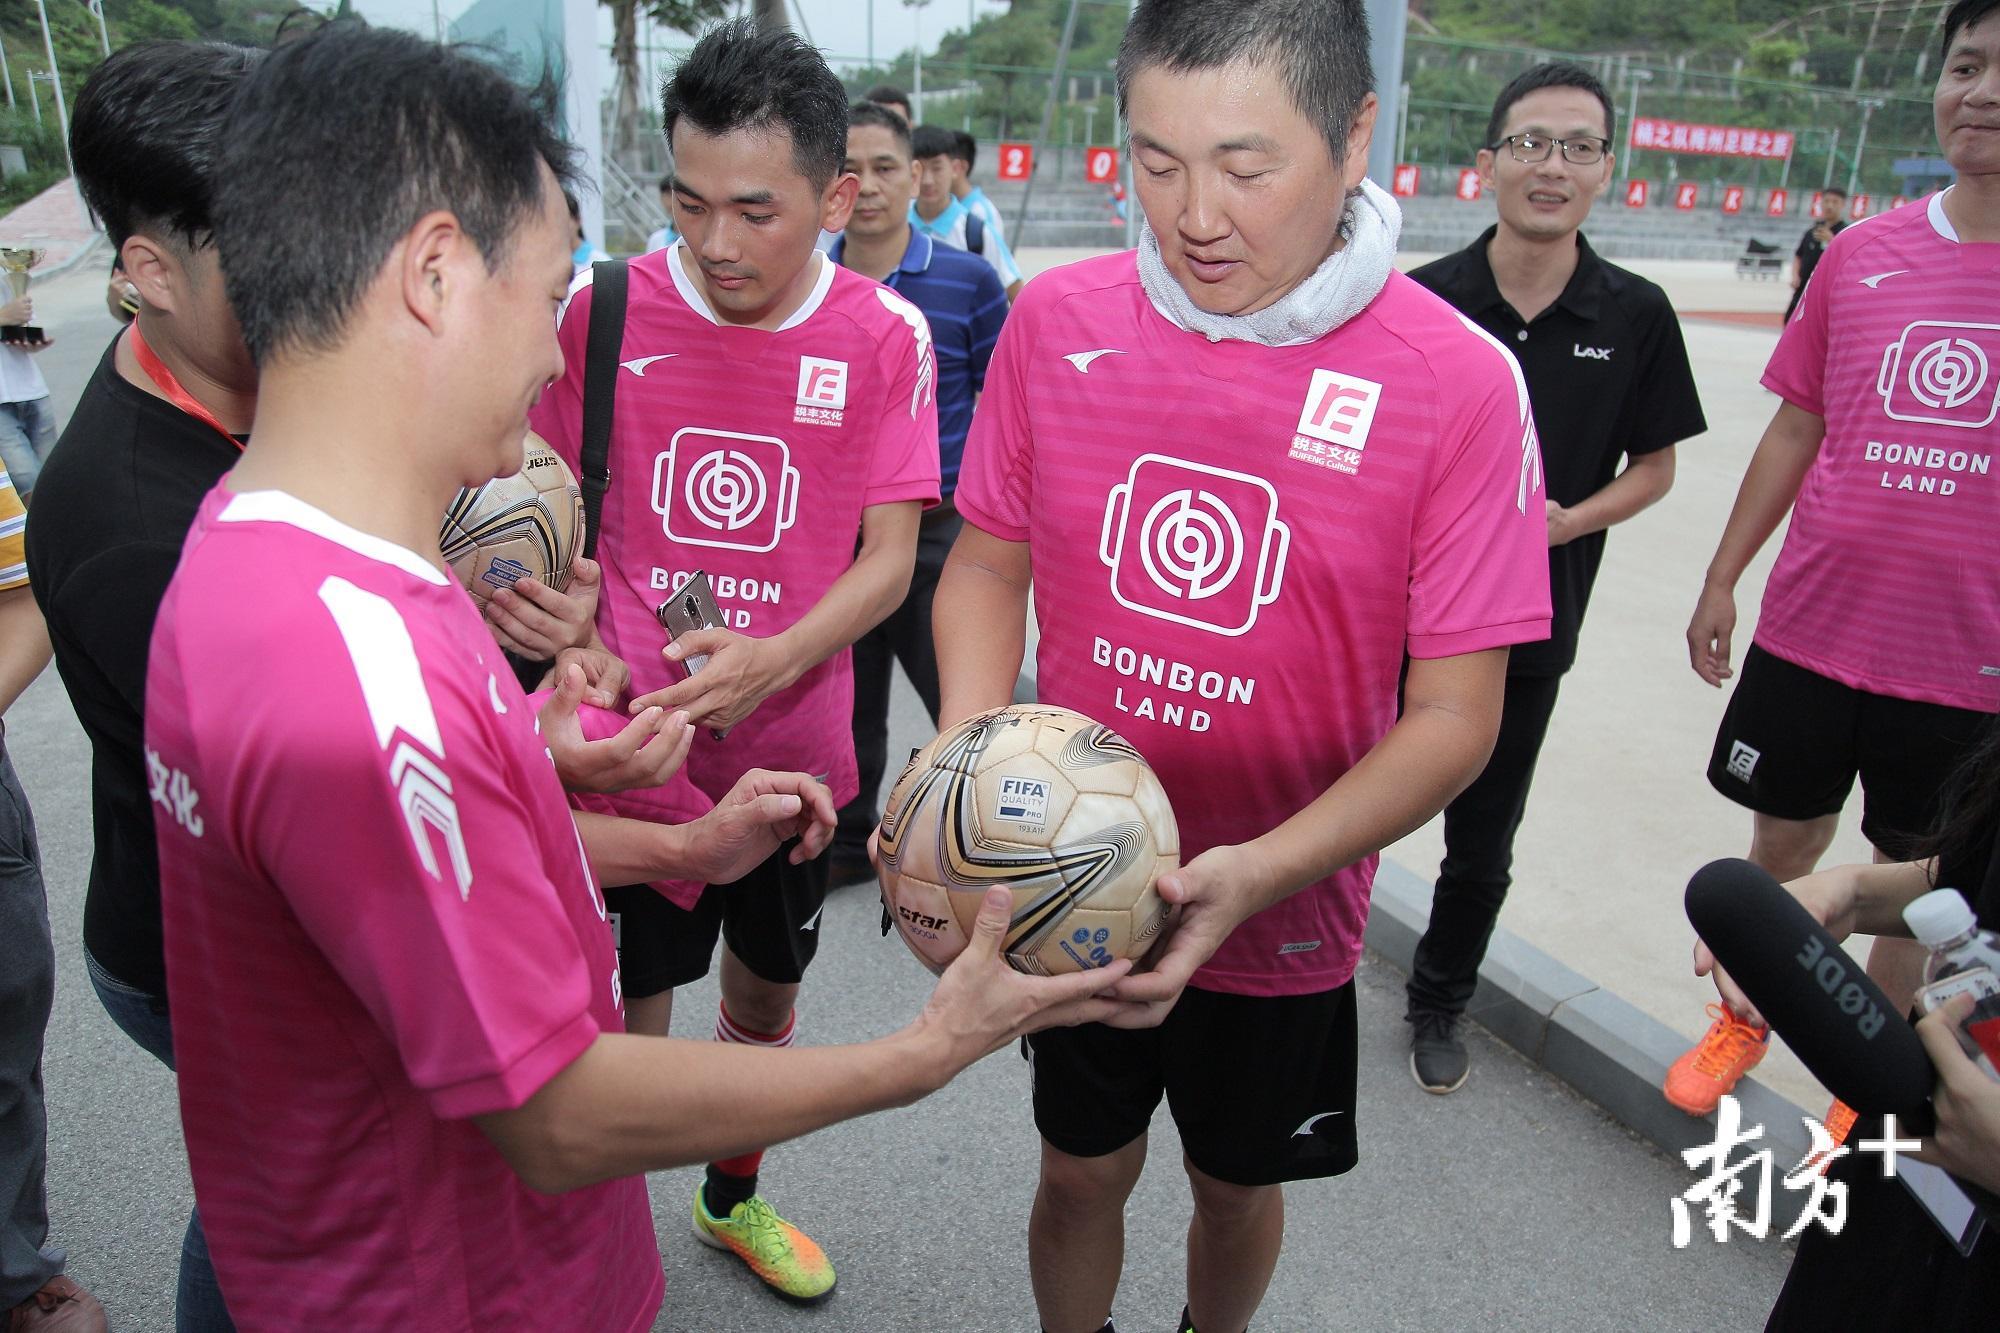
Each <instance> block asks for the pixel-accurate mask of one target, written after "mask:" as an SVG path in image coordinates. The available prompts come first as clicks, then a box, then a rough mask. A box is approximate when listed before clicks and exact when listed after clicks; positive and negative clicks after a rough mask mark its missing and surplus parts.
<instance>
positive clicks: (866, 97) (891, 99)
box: [861, 83, 917, 127]
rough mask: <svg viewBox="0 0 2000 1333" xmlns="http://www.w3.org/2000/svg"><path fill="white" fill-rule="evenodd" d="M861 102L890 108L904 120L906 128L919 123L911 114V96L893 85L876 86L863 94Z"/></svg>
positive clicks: (880, 84) (882, 84)
mask: <svg viewBox="0 0 2000 1333" xmlns="http://www.w3.org/2000/svg"><path fill="white" fill-rule="evenodd" d="M861 100H862V101H864V102H873V103H874V104H875V105H876V106H886V107H888V108H889V109H890V110H891V111H893V112H895V113H896V115H897V116H898V117H899V118H900V119H901V120H902V122H903V124H904V126H905V127H910V126H914V125H915V124H916V123H917V118H916V117H915V116H913V115H911V114H910V95H909V94H908V93H906V92H904V91H903V90H902V89H901V88H898V87H897V86H896V85H895V84H893V83H878V84H876V85H875V86H874V87H873V88H870V89H869V90H868V91H867V92H865V93H863V94H861Z"/></svg>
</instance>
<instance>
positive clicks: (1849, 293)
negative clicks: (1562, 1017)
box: [1667, 0, 2000, 1136]
mask: <svg viewBox="0 0 2000 1333" xmlns="http://www.w3.org/2000/svg"><path fill="white" fill-rule="evenodd" d="M1996 8H2000V5H1996V3H1995V2H1994V0H1986V2H1985V3H1980V2H1979V0H1962V2H1961V3H1959V4H1957V5H1955V6H1954V7H1953V8H1952V9H1951V11H1950V12H1949V13H1948V14H1947V15H1946V18H1945V25H1944V26H1945V38H1944V49H1943V53H1944V66H1943V68H1942V70H1941V71H1940V72H1939V75H1938V84H1937V91H1936V94H1935V99H1934V100H1935V104H1936V118H1937V135H1938V143H1939V146H1940V147H1941V148H1942V149H1943V150H1944V155H1945V158H1946V160H1947V161H1949V162H1950V163H1951V165H1952V168H1953V169H1954V170H1955V171H1957V172H1958V183H1957V184H1955V185H1953V186H1952V187H1951V188H1950V189H1947V190H1945V191H1944V192H1943V193H1941V194H1934V195H1932V196H1930V197H1929V198H1928V199H1921V200H1918V201H1916V202H1915V203H1912V204H1908V205H1906V206H1904V207H1902V208H1899V209H1896V210H1894V211H1893V212H1889V213H1882V214H1878V215H1876V216H1875V217H1872V218H1869V219H1867V220H1866V221H1864V222H1859V223H1856V224H1855V225H1853V226H1851V227H1849V228H1847V229H1846V230H1844V231H1842V232H1841V233H1840V234H1839V235H1838V236H1836V237H1834V238H1833V241H1832V243H1831V244H1830V245H1828V246H1827V250H1826V255H1825V257H1824V258H1823V259H1821V260H1820V262H1819V265H1818V267H1817V268H1816V269H1815V270H1814V272H1813V276H1812V281H1811V282H1809V283H1807V284H1806V294H1805V297H1804V299H1803V300H1801V301H1800V302H1799V309H1798V313H1797V314H1796V315H1795V316H1794V317H1793V319H1792V322H1791V323H1790V324H1788V325H1786V326H1785V331H1784V334H1783V336H1782V337H1781V338H1780V339H1779V341H1778V350H1777V351H1776V352H1775V353H1773V354H1772V357H1771V363H1770V365H1769V366H1768V367H1766V368H1765V371H1764V387H1765V388H1767V389H1769V390H1771V391H1772V392H1773V393H1775V394H1777V395H1778V397H1779V398H1780V399H1782V400H1783V401H1782V402H1780V404H1779V406H1778V410H1777V413H1776V414H1775V415H1774V416H1773V417H1772V418H1771V424H1770V425H1769V426H1768V427H1766V428H1765V431H1764V437H1763V439H1762V440H1760V441H1759V442H1758V444H1757V452H1756V453H1755V455H1754V456H1752V458H1751V460H1750V467H1749V470H1748V471H1747V472H1746V473H1745V474H1744V477H1743V485H1742V488H1741V489H1740V490H1739V491H1738V492H1737V495H1736V505H1735V508H1734V509H1732V510H1731V511H1730V515H1729V522H1728V525H1727V526H1726V527H1725V528H1724V529H1723V533H1722V540H1721V542H1720V544H1718V545H1717V547H1716V551H1715V557H1714V559H1713V560H1711V561H1710V562H1709V566H1708V573H1707V577H1706V579H1705V580H1704V582H1703V584H1702V590H1701V597H1700V600H1699V601H1698V602H1697V603H1696V605H1695V612H1694V618H1693V620H1692V621H1691V622H1690V623H1689V625H1688V631H1687V641H1688V656H1689V660H1690V662H1691V664H1692V665H1693V667H1694V670H1695V673H1696V674H1697V675H1699V676H1700V677H1701V678H1702V679H1703V680H1705V681H1707V682H1708V683H1709V684H1710V685H1714V686H1718V687H1719V686H1720V685H1721V684H1722V682H1723V681H1724V680H1726V679H1728V678H1729V676H1730V675H1731V674H1732V673H1731V668H1730V640H1731V636H1732V634H1733V633H1734V630H1735V627H1736V597H1735V589H1736V583H1737V580H1738V579H1740V578H1741V577H1742V575H1743V571H1744V569H1745V568H1747V567H1748V566H1749V564H1750V561H1751V560H1752V559H1753V558H1754V557H1755V556H1756V554H1757V552H1758V550H1759V549H1760V548H1761V547H1762V546H1763V545H1764V543H1765V541H1767V540H1768V539H1769V538H1770V536H1771V533H1772V532H1773V530H1775V529H1776V528H1777V526H1778V524H1779V523H1780V522H1781V521H1783V520H1784V518H1785V516H1786V513H1787V512H1788V511H1789V513H1790V515H1791V526H1790V527H1789V528H1788V529H1787V531H1786V534H1785V543H1784V546H1783V548H1782V549H1781V550H1780V551H1779V553H1778V561H1777V564H1776V566H1775V567H1774V568H1773V569H1772V571H1771V577H1770V580H1769V581H1768V582H1767V583H1766V585H1765V588H1764V602H1763V609H1762V611H1761V612H1760V614H1759V615H1758V618H1757V630H1756V633H1755V635H1754V636H1752V639H1751V643H1750V647H1749V650H1748V651H1747V652H1746V653H1745V654H1744V658H1743V674H1742V679H1741V680H1739V681H1738V682H1737V684H1736V689H1735V691H1734V693H1733V694H1732V695H1731V696H1730V700H1729V707H1728V709H1727V710H1726V711H1725V713H1724V714H1723V719H1722V726H1721V728H1720V730H1719V731H1718V732H1717V734H1716V738H1715V751H1714V754H1713V755H1712V756H1711V758H1710V759H1709V765H1708V780H1709V782H1710V783H1711V784H1712V785H1713V786H1714V787H1715V789H1716V790H1717V791H1719V792H1721V793H1722V794H1723V795H1724V796H1727V797H1729V798H1730V799H1731V800H1733V801H1735V802H1737V803H1738V804H1739V805H1744V806H1748V807H1749V808H1750V810H1751V811H1752V814H1753V826H1752V834H1751V839H1750V859H1751V860H1753V861H1755V862H1757V863H1758V864H1759V865H1761V866H1763V867H1764V868H1765V869H1766V870H1769V871H1770V872H1771V873H1772V874H1773V875H1775V876H1776V877H1777V878H1778V879H1780V880H1790V879H1796V878H1798V877H1799V876H1800V875H1804V874H1807V873H1809V872H1810V871H1811V870H1812V868H1813V866H1814V865H1816V864H1817V863H1818V861H1819V858H1820V855H1821V854H1822V853H1823V852H1825V851H1826V848H1827V845H1828V844H1829V843H1830V842H1831V841H1832V839H1833V835H1834V832H1835V830H1836V829H1837V827H1838V825H1839V822H1840V811H1841V807H1842V806H1844V805H1845V804H1846V802H1847V796H1848V792H1849V791H1850V790H1851V789H1852V788H1853V785H1854V780H1855V778H1856V776H1857V775H1858V776H1859V777H1860V779H1861V792H1862V798H1863V805H1862V815H1861V831H1862V833H1863V834H1865V835H1866V836H1867V838H1868V841H1869V842H1870V843H1871V844H1873V845H1874V847H1875V848H1876V851H1877V854H1878V856H1880V857H1881V858H1882V859H1884V860H1889V861H1901V860H1906V859H1908V856H1907V844H1908V841H1909V839H1911V838H1913V837H1916V836H1919V835H1922V834H1924V833H1925V832H1927V831H1928V830H1929V829H1930V828H1931V826H1932V824H1933V823H1935V822H1936V820H1937V817H1938V801H1939V793H1940V788H1941V786H1942V784H1943V782H1944V780H1945V778H1946V777H1947V776H1949V775H1950V773H1951V772H1952V770H1953V769H1955V768H1956V767H1957V766H1958V763H1959V760H1960V759H1961V758H1962V757H1963V756H1964V754H1965V753H1966V751H1967V750H1968V749H1969V748H1970V746H1971V745H1972V744H1973V743H1975V742H1976V741H1977V740H1978V738H1979V737H1980V735H1981V734H1982V733H1983V732H1984V730H1985V728H1986V727H1987V725H1988V723H1989V722H1990V720H1991V718H1992V715H1993V714H1994V713H1995V712H1997V711H2000V478H1996V477H1995V476H1994V475H1993V471H1992V464H1993V456H1994V453H1995V449H1994V442H1995V440H1996V438H2000V424H1996V423H2000V327H1996V320H1995V318H1994V312H1995V311H1996V310H2000V17H1996V16H1995V14H1994V10H1995V9H1996ZM1922 957H1923V950H1922V949H1921V947H1919V946H1917V945H1915V944H1913V943H1911V942H1908V941H1894V940H1878V941H1876V943H1875V946H1874V949H1873V952H1872V953H1871V955H1870V957H1869V972H1870V974H1871V975H1872V976H1874V977H1875V979H1876V980H1877V981H1879V982H1881V983H1882V984H1883V987H1884V989H1886V990H1887V991H1888V993H1889V995H1890V997H1891V998H1893V999H1897V1000H1898V1001H1899V1002H1907V1000H1908V999H1909V996H1910V992H1911V991H1912V990H1913V989H1914V988H1915V985H1916V981H1917V970H1918V968H1919V967H1920V966H1921V961H1922ZM1717 1015H1718V1016H1717V1018H1716V1020H1715V1022H1714V1023H1713V1024H1712V1025H1711V1026H1710V1028H1709V1030H1708V1032H1707V1034H1706V1035H1704V1036H1703V1038H1702V1039H1701V1041H1700V1042H1699V1043H1698V1044H1697V1045H1696V1046H1695V1048H1694V1049H1693V1050H1691V1051H1689V1052H1688V1053H1687V1055H1685V1056H1683V1057H1682V1058H1681V1060H1680V1061H1678V1062H1676V1064H1675V1066H1674V1068H1673V1069H1672V1070H1670V1071H1669V1073H1668V1078H1667V1096H1668V1100H1670V1101H1672V1102H1673V1103H1674V1104H1675V1105H1676V1106H1679V1107H1681V1109H1683V1110H1685V1111H1688V1112H1689V1113H1691V1114H1695V1115H1700V1114H1705V1113H1706V1112H1707V1111H1710V1110H1713V1109H1714V1107H1715V1105H1716V1102H1717V1101H1718V1099H1719V1098H1720V1097H1721V1095H1722V1094H1723V1093H1725V1092H1727V1091H1729V1089H1730V1088H1732V1087H1734V1086H1735V1084H1736V1081H1737V1079H1739V1078H1741V1077H1742V1075H1743V1074H1744V1073H1745V1072H1747V1071H1748V1070H1749V1069H1750V1068H1751V1067H1752V1066H1754V1065H1755V1064H1756V1063H1757V1061H1758V1060H1760V1059H1761V1058H1762V1057H1763V1054H1764V1050H1765V1043H1766V1041H1767V1039H1768V1034H1767V1033H1766V1032H1765V1031H1764V1029H1763V1028H1762V1027H1761V1026H1759V1025H1756V1024H1753V1023H1748V1022H1745V1021H1744V1020H1743V1019H1742V1018H1741V1017H1740V1016H1738V1015H1737V1014H1736V1013H1735V1012H1734V1011H1732V1010H1731V1009H1729V1008H1728V1007H1727V1006H1726V1005H1724V1006H1722V1007H1720V1008H1719V1009H1718V1011H1717ZM1852 1120H1853V1113H1852V1112H1851V1111H1848V1110H1847V1108H1846V1107H1844V1106H1842V1105H1840V1103H1838V1102H1836V1103H1835V1104H1834V1109H1833V1111H1831V1112H1829V1114H1828V1123H1829V1125H1830V1126H1831V1127H1832V1128H1833V1129H1834V1130H1835V1133H1836V1136H1839V1135H1841V1134H1844V1133H1845V1131H1846V1128H1847V1127H1848V1126H1849V1125H1851V1124H1852Z"/></svg>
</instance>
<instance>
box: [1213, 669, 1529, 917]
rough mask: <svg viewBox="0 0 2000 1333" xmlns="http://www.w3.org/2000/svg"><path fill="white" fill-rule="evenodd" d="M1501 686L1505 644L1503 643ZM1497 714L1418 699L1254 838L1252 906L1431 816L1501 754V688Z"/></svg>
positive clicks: (1256, 908)
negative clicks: (1303, 802) (1256, 866)
mask: <svg viewBox="0 0 2000 1333" xmlns="http://www.w3.org/2000/svg"><path fill="white" fill-rule="evenodd" d="M1496 651H1497V652H1498V654H1499V656H1498V660H1497V663H1496V665H1497V668H1498V672H1496V679H1495V682H1494V683H1495V685H1496V687H1497V686H1498V685H1499V679H1498V677H1499V674H1500V673H1504V671H1505V665H1506V658H1505V650H1504V649H1502V650H1496ZM1494 704H1495V706H1494V707H1493V709H1492V710H1491V713H1490V716H1489V715H1487V714H1485V712H1484V711H1483V710H1480V709H1461V708H1459V707H1455V706H1453V705H1451V704H1449V703H1445V702H1437V703H1428V704H1426V703H1415V702H1412V703H1410V704H1409V705H1408V706H1407V707H1406V708H1405V710H1404V712H1403V716H1402V717H1401V718H1400V719H1398V720H1397V722H1396V725H1395V726H1393V727H1391V728H1390V729H1389V732H1388V734H1387V735H1385V736H1384V737H1383V738H1382V739H1381V740H1380V741H1379V742H1377V743H1376V745H1375V748H1374V749H1372V750H1370V751H1369V752H1368V753H1367V754H1366V755H1364V756H1363V757H1362V759H1361V762H1360V763H1358V764H1356V765H1355V766H1354V767H1353V768H1351V769H1349V770H1348V771H1347V772H1346V773H1344V774H1342V775H1341V777H1340V778H1339V780H1338V781H1336V782H1335V783H1334V784H1333V785H1332V786H1331V787H1328V788H1327V789H1326V791H1324V792H1323V793H1321V794H1320V796H1319V799H1317V800H1315V801H1314V802H1313V803H1312V804H1311V805H1308V806H1307V807H1306V808H1305V809H1303V810H1301V811H1299V812H1298V813H1297V814H1295V815H1293V816H1292V817H1291V818H1290V819H1287V820H1286V821H1285V822H1284V823H1282V824H1280V825H1278V827H1276V828H1274V829H1272V830H1271V831H1270V832H1269V833H1266V834H1265V835H1263V836H1262V837H1260V838H1258V839H1256V840H1255V841H1254V842H1253V843H1251V845H1250V846H1251V849H1252V850H1253V851H1254V852H1255V854H1256V856H1257V858H1258V860H1259V861H1260V862H1261V864H1262V866H1263V869H1264V874H1263V875H1262V876H1261V877H1260V878H1261V881H1262V882H1261V883H1259V884H1258V885H1256V886H1255V888H1256V890H1257V892H1256V898H1255V900H1254V901H1253V902H1252V903H1251V904H1250V907H1251V910H1252V911H1261V910H1263V908H1265V907H1268V906H1270V905H1271V904H1272V903H1275V902H1278V901H1280V900H1282V899H1284V898H1288V897H1290V896H1291V895H1292V894H1294V893H1296V892H1298V891H1299V890H1300V889H1301V888H1304V887H1305V886H1306V885H1308V884H1313V883H1317V882H1318V881H1320V880H1322V879H1325V878H1326V877H1327V876H1328V875H1331V874H1333V873H1334V872H1335V871H1337V870H1340V869H1342V868H1343V867H1345V866H1349V865H1352V864H1354V862H1356V861H1358V860H1360V859H1361V858H1362V857H1364V856H1368V855H1370V854H1371V853H1374V852H1378V851H1380V850H1381V849H1382V848H1384V847H1387V846H1388V845H1389V844H1390V843H1392V842H1395V841H1396V840H1397V839H1398V838H1401V837H1404V836H1405V835H1407V834H1409V833H1411V832H1413V831H1415V830H1416V829H1419V828H1421V827H1423V826H1424V824H1426V823H1428V822H1429V821H1430V819H1431V818H1432V816H1434V815H1436V814H1437V812H1438V811H1440V810H1442V809H1444V807H1445V806H1446V805H1447V804H1448V803H1449V802H1450V801H1451V799H1452V798H1453V797H1455V796H1457V795H1458V794H1459V793H1460V792H1462V791H1464V790H1465V789H1466V787H1468V786H1469V785H1471V783H1472V780H1473V779H1474V778H1476V777H1478V776H1479V773H1480V770H1482V769H1484V768H1485V767H1486V761H1487V759H1488V758H1489V757H1490V756H1491V755H1492V753H1493V742H1494V738H1495V736H1496V734H1497V732H1498V729H1499V708H1498V706H1497V704H1498V698H1497V690H1496V697H1495V700H1494Z"/></svg>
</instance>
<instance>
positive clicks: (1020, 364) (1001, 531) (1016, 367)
mask: <svg viewBox="0 0 2000 1333" xmlns="http://www.w3.org/2000/svg"><path fill="white" fill-rule="evenodd" d="M1040 291H1041V288H1040V287H1039V286H1038V285H1037V284H1035V283H1030V284H1029V285H1028V287H1027V289H1026V290H1025V291H1023V292H1022V293H1021V299H1020V300H1018V301H1017V302H1015V304H1014V310H1013V313H1011V314H1010V315H1008V317H1007V322H1006V323H1005V324H1003V325H1001V326H1000V341H999V342H998V343H996V344H995V345H994V348H993V360H992V362H991V363H990V364H989V365H988V366H987V368H986V388H985V389H984V390H983V391H982V392H981V393H980V395H979V406H978V407H977V408H975V409H974V411H973V413H972V431H971V433H970V434H969V435H967V436H966V440H965V457H964V460H963V461H962V462H960V464H959V468H958V490H957V491H955V492H954V493H953V494H954V496H955V503H956V504H957V506H958V512H959V513H961V514H963V515H965V519H966V522H968V523H970V524H972V525H973V526H974V527H976V528H979V529H981V530H982V531H985V532H988V533H990V534H992V535H993V536H995V537H998V538H1000V539H1001V540H1002V541H1010V542H1024V541H1026V540H1028V510H1029V500H1030V499H1031V492H1032V490H1033V480H1032V478H1033V476H1034V469H1035V437H1034V432H1033V430H1032V429H1031V428H1030V426H1029V423H1028V365H1029V361H1030V353H1031V352H1032V350H1033V347H1034V342H1035V335H1036V330H1037V329H1038V327H1039V325H1040V322H1041V321H1040V315H1041V310H1040V305H1041V302H1040V300H1039V299H1038V298H1039V296H1040Z"/></svg>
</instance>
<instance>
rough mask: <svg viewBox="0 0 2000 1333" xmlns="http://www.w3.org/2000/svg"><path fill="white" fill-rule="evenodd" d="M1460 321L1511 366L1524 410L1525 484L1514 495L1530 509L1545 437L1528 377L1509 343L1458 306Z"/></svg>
mask: <svg viewBox="0 0 2000 1333" xmlns="http://www.w3.org/2000/svg"><path fill="white" fill-rule="evenodd" d="M1451 313H1452V314H1454V315H1457V316H1458V322H1459V323H1461V324H1463V325H1465V327H1466V328H1468V329H1471V330H1472V331H1473V332H1474V333H1476V334H1478V335H1479V340H1480V341H1481V342H1483V343H1485V344H1486V345H1487V346H1488V347H1491V348H1492V349H1493V350H1494V351H1496V352H1498V353H1500V359H1501V360H1502V361H1504V362H1506V363H1507V369H1508V370H1509V371H1510V372H1511V373H1512V374H1513V376H1514V396H1515V400H1516V402H1517V403H1518V404H1519V407H1520V413H1521V485H1520V488H1519V490H1518V492H1517V493H1516V495H1515V498H1514V504H1515V507H1516V508H1518V509H1519V510H1520V511H1521V512H1522V513H1524V514H1525V513H1527V512H1528V497H1529V496H1531V495H1533V494H1534V493H1535V492H1536V491H1538V490H1540V489H1541V488H1542V441H1541V437H1540V436H1539V435H1537V434H1536V433H1535V409H1534V405H1533V404H1532V403H1530V402H1529V401H1528V377H1527V376H1525V375H1523V374H1522V373H1521V363H1520V362H1519V361H1516V360H1515V359H1514V354H1513V353H1512V352H1510V351H1508V350H1507V344H1506V343H1503V342H1501V341H1500V340H1499V339H1498V338H1496V337H1494V336H1493V335H1492V334H1490V333H1488V332H1487V331H1486V330H1485V329H1482V328H1480V327H1479V326H1478V325H1477V324H1475V323H1473V322H1472V321H1471V320H1469V319H1467V318H1466V317H1465V316H1464V314H1462V313H1461V312H1459V311H1457V310H1454V311H1452V312H1451Z"/></svg>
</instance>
